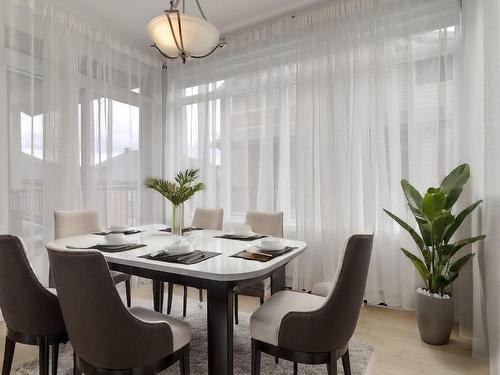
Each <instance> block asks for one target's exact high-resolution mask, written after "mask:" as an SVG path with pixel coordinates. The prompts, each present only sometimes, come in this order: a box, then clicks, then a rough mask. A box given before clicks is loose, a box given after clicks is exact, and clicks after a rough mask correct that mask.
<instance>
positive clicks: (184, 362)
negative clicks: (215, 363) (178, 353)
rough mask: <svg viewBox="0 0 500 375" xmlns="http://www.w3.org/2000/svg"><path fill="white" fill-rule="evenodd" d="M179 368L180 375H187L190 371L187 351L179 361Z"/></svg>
mask: <svg viewBox="0 0 500 375" xmlns="http://www.w3.org/2000/svg"><path fill="white" fill-rule="evenodd" d="M179 366H180V368H181V375H189V373H190V371H191V370H190V364H189V350H188V351H187V352H186V354H184V355H183V356H182V358H181V359H180V360H179Z"/></svg>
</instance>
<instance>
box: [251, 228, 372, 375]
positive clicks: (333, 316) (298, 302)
mask: <svg viewBox="0 0 500 375" xmlns="http://www.w3.org/2000/svg"><path fill="white" fill-rule="evenodd" d="M372 242H373V235H365V234H355V235H353V236H351V237H350V238H349V241H348V243H347V246H346V249H345V253H344V259H343V262H342V266H341V267H340V270H339V271H338V273H337V276H336V282H334V285H335V287H334V288H333V289H332V290H331V292H330V293H329V294H328V296H327V297H320V296H316V295H313V294H307V293H299V292H293V291H282V292H279V293H276V294H275V295H273V296H272V297H271V298H270V299H269V300H268V301H267V302H266V303H265V304H264V305H263V306H261V307H260V308H259V309H258V310H257V311H255V312H254V313H253V315H252V317H251V318H250V336H251V337H252V375H256V374H259V371H260V352H265V353H268V354H270V355H274V356H276V357H279V358H283V359H285V360H289V361H293V362H294V374H296V373H297V363H305V364H323V363H326V364H327V367H328V374H330V375H331V374H336V373H337V360H338V359H339V358H342V364H343V366H344V373H345V374H346V375H348V374H350V373H351V372H350V363H349V350H348V345H349V340H350V339H351V336H352V334H353V333H354V329H355V328H356V324H357V321H358V316H359V312H360V310H361V306H362V303H363V295H364V291H365V286H366V278H367V275H368V267H369V264H370V256H371V251H372Z"/></svg>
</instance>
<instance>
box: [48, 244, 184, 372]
mask: <svg viewBox="0 0 500 375" xmlns="http://www.w3.org/2000/svg"><path fill="white" fill-rule="evenodd" d="M48 253H49V260H50V264H51V267H52V272H53V276H54V280H55V283H56V285H57V293H58V296H59V301H60V305H61V311H62V314H63V317H64V322H65V324H66V328H67V331H68V336H69V339H70V340H71V344H72V346H73V349H74V351H75V364H76V368H77V369H78V370H79V371H81V372H83V373H85V374H102V375H104V374H109V375H112V374H114V375H123V374H156V373H158V372H160V371H162V370H164V369H165V368H167V367H169V366H171V365H172V364H174V363H175V362H177V361H179V362H180V367H181V374H182V375H188V374H189V346H190V341H191V327H190V326H189V324H187V323H185V322H182V321H180V320H177V319H173V318H170V317H168V316H165V315H163V314H160V313H157V312H155V311H151V310H147V309H144V308H142V307H132V308H126V307H125V306H124V305H123V303H122V302H121V299H120V296H119V295H118V292H117V291H116V288H115V287H114V283H113V279H112V278H111V274H110V272H109V269H108V265H107V263H106V260H105V259H104V256H103V255H102V254H101V253H99V252H98V251H88V250H85V251H67V250H66V249H63V248H58V247H53V248H49V249H48ZM89 274H92V277H88V275H89ZM82 301H85V302H84V303H83V302H82Z"/></svg>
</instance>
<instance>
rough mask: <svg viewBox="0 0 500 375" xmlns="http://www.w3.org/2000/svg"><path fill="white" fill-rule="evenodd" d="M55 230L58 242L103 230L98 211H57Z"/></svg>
mask: <svg viewBox="0 0 500 375" xmlns="http://www.w3.org/2000/svg"><path fill="white" fill-rule="evenodd" d="M54 228H55V238H56V240H57V239H59V238H64V237H73V236H79V235H82V234H89V233H93V232H99V231H100V230H101V227H100V225H99V215H98V213H97V211H96V210H76V211H55V212H54Z"/></svg>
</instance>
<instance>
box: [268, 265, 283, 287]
mask: <svg viewBox="0 0 500 375" xmlns="http://www.w3.org/2000/svg"><path fill="white" fill-rule="evenodd" d="M285 267H286V265H285V266H282V267H281V268H278V269H277V270H276V272H274V273H273V274H272V275H271V294H274V293H278V292H279V291H280V290H283V289H285V287H286V280H285Z"/></svg>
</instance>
